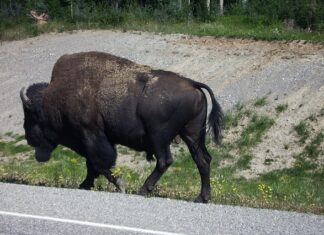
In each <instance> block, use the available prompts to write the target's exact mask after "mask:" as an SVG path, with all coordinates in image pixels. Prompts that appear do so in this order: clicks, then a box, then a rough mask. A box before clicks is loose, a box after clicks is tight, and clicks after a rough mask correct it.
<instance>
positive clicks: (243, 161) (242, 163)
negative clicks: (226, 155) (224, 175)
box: [236, 154, 253, 170]
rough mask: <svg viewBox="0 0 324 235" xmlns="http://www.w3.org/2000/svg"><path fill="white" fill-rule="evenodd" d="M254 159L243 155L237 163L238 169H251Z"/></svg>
mask: <svg viewBox="0 0 324 235" xmlns="http://www.w3.org/2000/svg"><path fill="white" fill-rule="evenodd" d="M252 158H253V157H252V156H251V155H247V154H246V155H242V156H241V157H240V158H239V160H238V161H237V163H236V164H237V167H238V169H241V170H244V169H248V168H250V162H251V160H252Z"/></svg>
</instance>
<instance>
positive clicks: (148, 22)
mask: <svg viewBox="0 0 324 235" xmlns="http://www.w3.org/2000/svg"><path fill="white" fill-rule="evenodd" d="M86 29H116V30H122V31H127V30H138V31H148V32H156V33H182V34H190V35H198V36H215V37H231V38H233V37H234V38H251V39H256V40H288V41H289V40H305V41H310V42H321V43H323V42H324V34H323V32H306V31H303V30H297V29H288V28H286V27H285V26H284V24H283V23H281V22H279V21H278V22H269V21H267V20H265V19H264V18H262V17H259V18H258V17H254V18H252V17H248V16H235V15H234V16H233V15H232V16H219V17H215V18H214V19H213V20H211V21H209V22H197V21H194V20H187V21H184V20H182V21H174V20H167V19H160V20H156V19H155V18H152V17H150V16H148V15H142V16H138V15H132V14H130V13H119V14H118V15H112V16H111V17H110V18H108V19H105V20H100V19H99V20H88V21H77V22H71V21H64V20H55V19H54V20H50V21H49V22H48V23H47V24H45V25H37V24H35V23H34V22H32V21H31V20H20V21H19V20H16V22H6V21H4V22H2V23H0V41H10V40H20V39H24V38H28V37H34V36H38V35H40V34H43V33H49V32H58V33H61V32H65V31H68V32H70V31H73V30H86Z"/></svg>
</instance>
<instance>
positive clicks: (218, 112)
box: [193, 81, 223, 143]
mask: <svg viewBox="0 0 324 235" xmlns="http://www.w3.org/2000/svg"><path fill="white" fill-rule="evenodd" d="M193 85H194V86H195V87H196V88H198V89H200V90H201V89H202V88H203V89H205V90H207V91H208V93H209V95H210V98H211V102H212V109H211V112H210V114H209V117H208V123H209V126H210V127H211V128H212V132H213V135H214V140H215V143H220V140H221V136H222V131H221V129H222V122H223V112H222V108H221V106H220V105H219V103H218V102H217V101H216V99H215V95H214V93H213V91H212V90H211V89H210V87H209V86H207V85H206V84H203V83H200V82H196V81H194V82H193Z"/></svg>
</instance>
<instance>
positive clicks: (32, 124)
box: [20, 83, 57, 162]
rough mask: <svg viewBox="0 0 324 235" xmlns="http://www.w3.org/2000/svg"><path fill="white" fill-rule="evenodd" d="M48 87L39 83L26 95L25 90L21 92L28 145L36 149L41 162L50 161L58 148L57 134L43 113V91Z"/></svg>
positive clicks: (36, 154)
mask: <svg viewBox="0 0 324 235" xmlns="http://www.w3.org/2000/svg"><path fill="white" fill-rule="evenodd" d="M47 86H48V84H47V83H37V84H33V85H31V86H29V87H28V89H27V92H26V93H25V89H24V88H22V89H21V90H20V98H21V101H22V103H23V109H24V115H25V119H24V129H25V137H26V140H27V143H28V144H29V145H31V146H32V147H34V148H35V157H36V160H37V161H40V162H45V161H48V160H49V159H50V156H51V153H52V151H53V150H54V149H55V148H56V146H57V144H56V143H55V142H56V141H55V133H54V132H53V130H52V129H51V128H50V127H49V125H48V123H47V121H46V115H45V114H44V111H43V105H42V101H43V91H44V89H45V88H46V87H47Z"/></svg>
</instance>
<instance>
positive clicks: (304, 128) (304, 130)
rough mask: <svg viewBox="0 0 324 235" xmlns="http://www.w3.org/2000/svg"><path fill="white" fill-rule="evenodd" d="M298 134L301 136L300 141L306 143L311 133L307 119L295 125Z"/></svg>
mask: <svg viewBox="0 0 324 235" xmlns="http://www.w3.org/2000/svg"><path fill="white" fill-rule="evenodd" d="M294 130H295V131H296V133H297V135H298V136H299V142H300V143H302V144H304V143H305V141H306V139H307V138H308V137H309V135H310V131H309V125H308V123H306V122H305V121H301V122H300V123H299V124H298V125H296V126H295V127H294Z"/></svg>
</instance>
